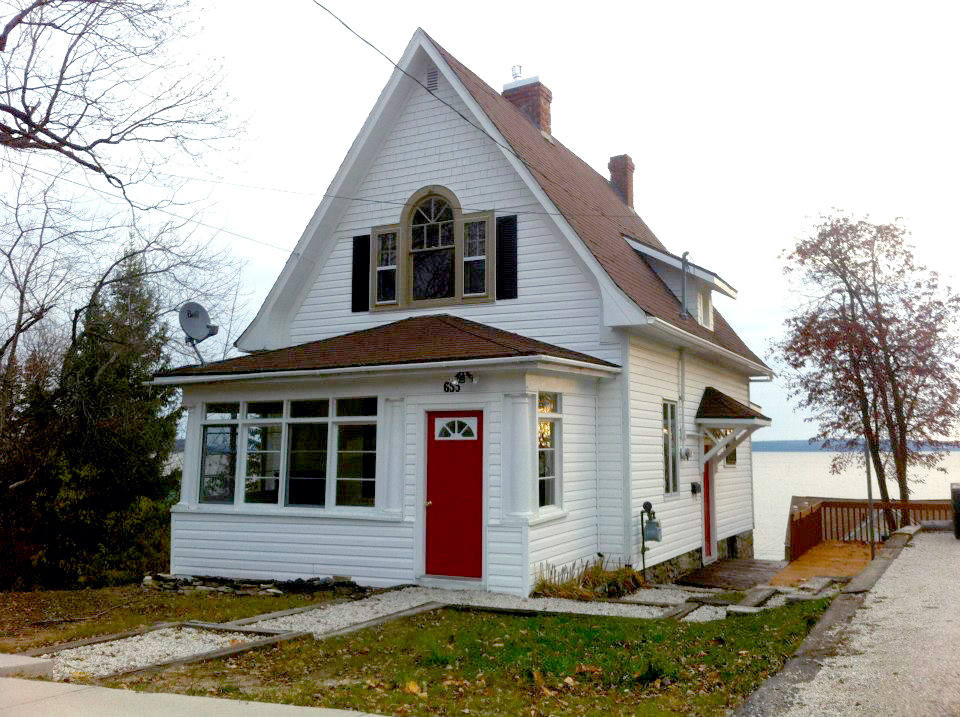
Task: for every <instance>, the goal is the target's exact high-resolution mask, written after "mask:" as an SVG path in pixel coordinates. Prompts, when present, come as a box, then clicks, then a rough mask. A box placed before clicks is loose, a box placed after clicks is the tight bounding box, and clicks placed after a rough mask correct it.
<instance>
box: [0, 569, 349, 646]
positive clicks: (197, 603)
mask: <svg viewBox="0 0 960 717" xmlns="http://www.w3.org/2000/svg"><path fill="white" fill-rule="evenodd" d="M331 599H334V598H333V597H332V595H331V593H329V592H321V593H314V594H294V595H278V596H273V595H229V594H224V593H190V594H186V595H179V594H177V593H171V592H165V591H145V590H143V589H142V588H140V586H139V585H127V586H123V587H115V588H100V589H87V590H43V591H35V592H0V652H21V651H23V650H29V649H31V648H34V647H41V646H46V645H53V644H56V643H59V642H69V641H71V640H79V639H82V638H86V637H93V636H95V635H109V634H112V633H116V632H123V631H125V630H132V629H134V628H137V627H141V626H143V625H151V624H153V623H154V622H177V621H180V620H204V621H207V622H227V621H229V620H238V619H240V618H243V617H252V616H253V615H260V614H262V613H266V612H273V611H275V610H285V609H287V608H291V607H300V606H302V605H312V604H314V603H319V602H323V601H325V600H331Z"/></svg>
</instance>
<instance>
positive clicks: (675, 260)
mask: <svg viewBox="0 0 960 717" xmlns="http://www.w3.org/2000/svg"><path fill="white" fill-rule="evenodd" d="M623 239H624V241H625V242H627V244H629V245H630V246H631V248H633V250H634V251H637V252H639V253H640V254H643V255H644V256H648V257H650V258H651V259H654V260H656V261H659V262H660V263H662V264H666V265H667V266H670V267H673V268H674V269H676V270H677V271H683V259H681V258H680V257H678V256H674V255H673V254H667V253H666V252H662V251H659V250H657V249H654V248H653V247H650V246H647V245H646V244H641V243H640V242H638V241H637V240H636V239H631V238H630V237H628V236H624V237H623ZM687 273H688V274H689V275H690V276H693V277H695V278H697V279H700V281H702V282H704V283H705V284H707V285H709V286H710V287H711V288H712V289H713V290H714V291H719V292H720V293H721V294H723V295H725V296H729V297H730V298H731V299H736V298H737V290H736V289H734V288H733V287H732V286H730V284H728V283H727V282H725V281H724V280H723V279H721V278H720V277H719V276H717V275H716V274H714V273H713V272H712V271H710V270H709V269H704V268H703V267H702V266H697V265H696V264H693V263H691V262H689V261H688V262H687Z"/></svg>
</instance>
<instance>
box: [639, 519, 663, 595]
mask: <svg viewBox="0 0 960 717" xmlns="http://www.w3.org/2000/svg"><path fill="white" fill-rule="evenodd" d="M644 518H646V520H644ZM648 540H651V541H657V542H659V541H661V540H663V530H662V529H661V527H660V521H659V520H657V514H656V513H655V512H654V511H653V503H651V502H650V501H649V500H648V501H644V503H643V512H641V513H640V561H641V563H642V566H643V570H642V573H641V574H642V575H643V582H647V541H648Z"/></svg>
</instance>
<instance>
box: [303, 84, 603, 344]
mask: <svg viewBox="0 0 960 717" xmlns="http://www.w3.org/2000/svg"><path fill="white" fill-rule="evenodd" d="M438 93H439V94H440V96H442V97H443V98H444V99H445V100H446V101H448V102H450V103H451V104H453V105H454V106H455V107H457V108H458V109H460V110H461V111H463V112H464V113H467V109H466V107H465V106H464V105H462V103H461V102H460V100H459V99H458V98H457V96H456V95H455V94H454V92H453V90H452V88H451V87H450V86H449V85H448V84H447V83H446V81H445V80H443V79H442V78H441V80H440V87H439V89H438ZM430 184H439V185H442V186H444V187H447V188H448V189H450V190H451V191H452V192H454V194H456V196H457V198H458V199H459V201H460V203H461V205H462V207H463V208H464V211H478V210H494V211H496V213H497V215H500V216H502V215H511V214H516V215H517V237H518V249H517V254H518V269H517V271H518V298H517V299H515V300H509V301H497V302H493V303H488V304H472V305H466V306H449V307H442V308H441V309H437V308H433V309H431V311H432V312H434V313H436V312H437V311H444V312H448V313H451V314H456V315H459V316H463V317H465V318H468V319H471V320H474V321H479V322H481V323H485V324H489V325H491V326H495V327H497V328H500V329H503V330H506V331H514V332H516V333H520V334H523V335H525V336H529V337H531V338H535V339H540V340H542V341H547V342H550V343H554V344H557V345H560V346H564V347H566V348H569V349H573V350H576V351H581V352H584V353H588V354H591V355H595V356H598V357H601V358H605V359H607V360H610V361H613V362H615V363H619V362H620V358H621V357H620V355H619V352H614V353H610V351H609V350H605V349H604V347H602V346H601V343H600V335H601V332H602V329H601V326H602V320H601V306H600V295H599V291H598V289H597V287H596V285H595V283H594V280H593V278H592V277H591V276H590V275H589V273H588V271H587V269H586V267H584V265H583V264H582V262H581V261H580V259H578V258H577V257H576V256H575V254H574V252H573V250H572V249H571V248H570V246H569V245H568V244H567V242H566V240H564V239H563V238H562V237H561V236H559V235H558V234H557V233H556V230H555V228H554V227H553V226H552V222H553V220H552V219H551V218H550V217H548V216H546V215H545V214H544V210H543V207H542V206H541V205H539V204H538V203H537V202H536V200H535V198H534V197H533V195H532V194H531V193H530V192H529V190H528V189H527V188H526V187H525V186H524V184H523V182H522V180H521V179H520V177H519V176H518V175H517V174H516V172H515V171H514V170H513V168H512V167H511V166H510V164H509V163H508V162H507V160H506V159H505V158H504V157H503V155H502V153H501V150H500V149H499V147H497V145H495V144H494V143H493V142H491V141H490V139H489V138H488V137H486V136H485V135H484V134H482V133H481V132H480V131H479V130H477V129H476V128H474V127H471V126H469V125H468V124H466V123H465V122H464V121H463V120H462V119H461V118H459V117H458V116H457V115H456V114H455V113H454V112H453V110H451V109H449V108H448V107H444V106H443V105H442V104H440V103H439V102H437V100H436V99H434V98H432V97H430V96H429V95H427V93H426V92H424V91H423V90H422V89H420V88H414V89H413V90H412V92H411V94H410V97H409V99H408V100H407V104H406V106H405V108H404V109H403V111H402V112H400V113H399V117H398V119H397V121H396V123H395V125H394V127H393V129H392V130H391V131H390V133H389V134H388V136H387V137H386V139H385V141H384V143H383V145H382V147H381V148H380V150H379V152H378V153H377V154H376V156H375V158H374V159H373V163H372V165H371V166H370V168H369V171H368V172H367V174H366V176H365V178H364V180H363V181H362V182H361V183H360V185H359V187H357V188H356V190H355V192H354V194H355V195H356V196H357V197H359V198H360V199H362V201H356V202H353V203H351V205H350V207H349V208H348V209H347V211H346V212H345V214H344V216H343V218H342V220H341V221H340V225H339V226H338V228H337V230H336V232H335V233H334V234H333V235H332V236H325V237H320V240H321V241H329V242H333V243H334V246H333V248H332V251H331V252H330V254H329V256H328V258H327V260H326V263H325V264H324V265H323V266H322V267H321V268H320V269H319V273H318V275H317V276H316V278H315V280H314V282H313V285H312V288H310V289H309V291H307V292H306V295H305V297H304V299H303V301H302V304H301V305H300V306H299V308H297V309H296V310H295V311H294V312H293V316H292V317H291V318H290V320H289V325H288V326H287V329H286V337H285V342H286V343H288V344H298V343H304V342H307V341H314V340H317V339H323V338H328V337H330V336H335V335H339V334H343V333H346V332H349V331H357V330H361V329H366V328H370V327H373V326H378V325H381V324H385V323H389V322H392V321H398V320H400V319H404V318H407V317H408V316H411V315H415V314H416V313H417V312H416V311H385V312H358V313H352V312H351V310H350V303H351V291H350V287H351V271H352V237H353V236H358V235H365V234H369V233H370V230H371V228H372V227H374V226H379V225H384V224H394V223H396V222H398V221H399V217H400V211H401V208H402V205H403V203H404V202H406V201H407V199H408V198H409V197H410V196H411V195H412V194H413V193H414V192H416V191H417V190H418V189H420V188H422V187H424V186H426V185H430ZM378 202H385V203H378ZM607 348H608V349H609V345H607ZM614 348H616V346H614Z"/></svg>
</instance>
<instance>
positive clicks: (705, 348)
mask: <svg viewBox="0 0 960 717" xmlns="http://www.w3.org/2000/svg"><path fill="white" fill-rule="evenodd" d="M637 330H638V331H639V332H641V333H648V334H652V335H654V336H659V337H660V338H662V339H663V338H665V339H667V340H672V341H673V342H675V343H678V344H679V345H681V346H684V347H686V348H691V349H695V350H697V351H700V352H702V353H706V354H709V355H711V356H714V357H716V358H718V359H720V360H721V361H723V362H725V363H727V364H731V365H734V366H736V367H737V368H738V369H739V370H741V371H744V372H745V373H746V374H747V375H748V376H750V377H751V378H755V377H758V376H762V377H765V378H772V377H773V371H772V370H771V369H770V367H769V366H766V365H764V364H762V363H757V362H756V361H752V360H751V359H749V358H747V357H746V356H741V355H740V354H738V353H735V352H734V351H731V350H730V349H725V348H723V347H722V346H719V345H717V344H715V343H714V342H712V341H709V340H707V339H703V338H700V337H699V336H695V335H694V334H691V333H690V332H689V331H684V330H683V329H680V328H677V327H676V326H674V325H673V324H671V323H669V322H667V321H664V320H663V319H660V318H657V317H656V316H650V317H648V318H647V323H646V324H645V325H643V326H638V327H637Z"/></svg>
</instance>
